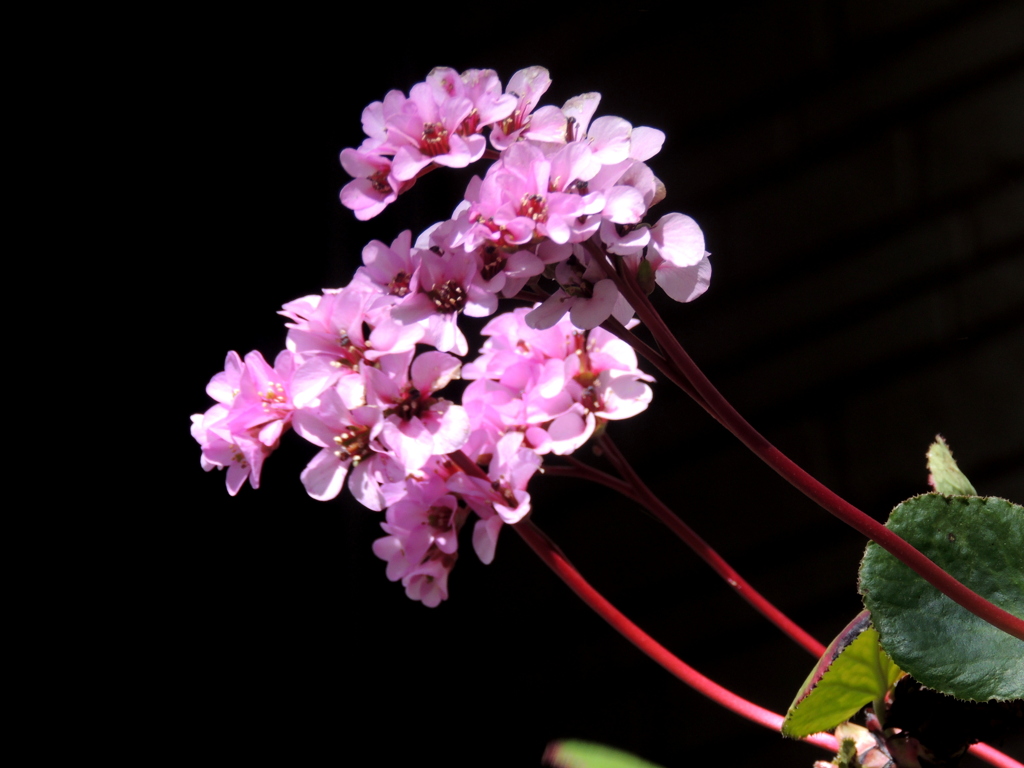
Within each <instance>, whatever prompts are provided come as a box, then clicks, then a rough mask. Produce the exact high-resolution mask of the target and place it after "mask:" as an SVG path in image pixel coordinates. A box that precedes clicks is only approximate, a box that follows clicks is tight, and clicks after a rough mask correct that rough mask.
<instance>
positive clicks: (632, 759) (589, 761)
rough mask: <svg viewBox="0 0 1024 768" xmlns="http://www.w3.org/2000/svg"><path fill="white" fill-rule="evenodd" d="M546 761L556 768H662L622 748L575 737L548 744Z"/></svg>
mask: <svg viewBox="0 0 1024 768" xmlns="http://www.w3.org/2000/svg"><path fill="white" fill-rule="evenodd" d="M544 762H545V763H546V764H547V765H553V766H555V768H661V766H660V765H655V764H654V763H649V762H647V761H646V760H643V759H641V758H639V757H637V756H636V755H631V754H630V753H629V752H623V751H622V750H621V749H612V748H611V747H606V746H605V745H604V744H595V743H593V742H591V741H576V740H575V739H569V740H566V741H553V742H551V743H550V744H548V748H547V749H546V750H544Z"/></svg>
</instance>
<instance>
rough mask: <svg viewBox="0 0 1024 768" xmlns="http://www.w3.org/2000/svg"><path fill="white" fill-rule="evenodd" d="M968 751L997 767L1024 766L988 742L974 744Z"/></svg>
mask: <svg viewBox="0 0 1024 768" xmlns="http://www.w3.org/2000/svg"><path fill="white" fill-rule="evenodd" d="M967 751H968V752H970V753H971V754H972V755H974V756H975V757H977V758H980V759H981V760H984V761H985V762H986V763H988V764H989V765H994V766H996V768H1024V765H1021V764H1020V763H1019V762H1018V761H1016V760H1014V759H1013V758H1012V757H1010V756H1009V755H1004V754H1003V753H1002V752H1000V751H999V750H998V749H996V748H995V747H990V746H989V745H988V744H973V745H971V747H970V748H969V749H968V750H967Z"/></svg>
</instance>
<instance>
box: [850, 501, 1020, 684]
mask: <svg viewBox="0 0 1024 768" xmlns="http://www.w3.org/2000/svg"><path fill="white" fill-rule="evenodd" d="M886 527H888V528H889V529H890V530H892V531H893V532H894V533H896V534H898V535H899V536H901V537H903V538H904V539H906V540H907V541H909V542H910V543H911V544H913V545H914V546H915V547H917V549H919V550H920V551H921V552H923V553H924V554H925V555H927V556H928V557H929V558H931V559H932V560H933V561H934V562H935V563H936V564H937V565H938V566H939V567H941V568H942V569H943V570H945V571H946V572H947V573H949V575H951V576H952V577H953V578H955V579H957V580H958V581H960V582H961V583H962V584H964V585H966V586H967V587H970V588H971V589H972V590H974V591H975V592H977V593H978V594H979V595H981V596H982V597H984V598H986V599H988V600H989V601H991V602H992V603H994V604H995V605H998V606H999V607H1000V608H1002V609H1003V610H1005V611H1008V612H1009V613H1012V614H1013V615H1014V616H1019V617H1021V618H1024V507H1021V506H1018V505H1017V504H1012V503H1010V502H1009V501H1006V500H1005V499H997V498H991V497H990V498H985V497H978V496H943V495H941V494H938V493H929V494H925V495H923V496H915V497H914V498H912V499H908V500H907V501H905V502H903V503H902V504H900V505H899V506H898V507H896V509H894V510H893V511H892V514H891V515H889V521H888V522H887V523H886ZM860 593H861V595H863V597H864V605H866V606H867V608H868V610H869V611H871V621H872V623H873V624H874V626H875V628H876V629H877V630H878V633H879V635H880V636H881V642H882V647H883V648H884V649H885V650H886V652H887V653H888V654H889V655H890V656H891V657H892V658H893V660H894V661H895V662H896V663H897V664H899V665H900V667H901V668H902V669H904V670H906V671H907V672H908V673H909V674H911V675H913V676H914V677H915V678H916V679H917V680H918V681H919V682H921V683H923V684H924V685H926V686H928V687H929V688H934V689H935V690H938V691H941V692H942V693H947V694H950V695H952V696H956V697H957V698H960V699H969V700H973V701H985V700H987V699H1016V698H1024V641H1021V640H1018V639H1016V638H1015V637H1012V636H1010V635H1008V634H1006V633H1005V632H1003V631H1002V630H999V629H996V628H995V627H993V626H992V625H991V624H989V623H988V622H986V621H983V620H982V619H980V618H978V617H977V616H975V615H974V614H973V613H971V612H970V611H968V610H967V609H966V608H961V607H960V606H959V605H957V604H956V603H954V602H953V601H952V600H950V599H949V598H948V597H946V596H945V595H943V594H942V593H941V592H939V591H938V590H937V589H935V587H933V586H931V585H930V584H928V582H926V581H925V580H924V579H922V578H921V577H920V576H918V575H917V574H916V573H914V572H913V571H911V570H910V568H908V567H907V566H906V565H904V564H903V563H901V562H900V561H899V560H897V559H896V558H895V557H893V556H892V555H890V554H889V553H888V552H886V551H885V550H884V549H882V548H881V547H879V546H878V545H877V544H875V543H874V542H871V543H869V544H868V546H867V550H866V551H865V552H864V560H863V561H862V562H861V566H860Z"/></svg>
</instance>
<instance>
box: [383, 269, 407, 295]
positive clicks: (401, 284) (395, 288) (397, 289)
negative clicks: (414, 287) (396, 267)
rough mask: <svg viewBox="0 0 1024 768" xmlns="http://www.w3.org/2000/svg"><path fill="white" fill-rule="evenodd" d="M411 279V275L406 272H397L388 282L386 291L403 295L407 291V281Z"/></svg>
mask: <svg viewBox="0 0 1024 768" xmlns="http://www.w3.org/2000/svg"><path fill="white" fill-rule="evenodd" d="M411 280H412V275H410V274H409V273H407V272H399V273H398V274H397V275H395V276H394V277H393V278H391V282H389V283H388V293H389V294H391V295H392V296H405V295H406V294H407V293H409V282H410V281H411Z"/></svg>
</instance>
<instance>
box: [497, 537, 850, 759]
mask: <svg viewBox="0 0 1024 768" xmlns="http://www.w3.org/2000/svg"><path fill="white" fill-rule="evenodd" d="M512 527H513V528H515V530H516V533H518V534H519V535H520V536H522V537H523V540H524V541H525V542H526V543H527V544H528V545H529V546H530V548H531V549H532V550H533V551H534V552H536V553H537V556H538V557H540V559H541V560H543V561H544V563H545V564H546V565H547V566H548V567H549V568H551V570H553V571H554V572H555V573H556V574H557V575H558V577H559V578H560V579H562V581H564V582H565V583H566V584H567V585H568V587H569V588H570V589H571V590H572V591H573V592H575V593H576V594H577V595H578V596H579V597H580V599H581V600H583V602H585V603H586V604H587V605H588V606H590V608H592V609H593V610H594V611H595V612H596V613H597V614H598V615H599V616H600V617H601V618H602V619H604V620H605V621H607V622H608V623H609V624H611V625H612V627H613V628H614V629H615V630H616V631H618V632H619V634H621V635H622V636H623V637H625V638H626V639H627V640H629V641H630V642H631V643H633V645H635V646H636V647H637V648H639V649H640V650H641V651H643V652H644V653H645V654H647V655H648V656H650V657H651V659H653V660H654V661H656V662H657V663H658V664H660V665H661V666H662V667H664V668H665V669H666V670H668V671H669V672H671V673H672V674H673V675H675V676H676V677H677V678H679V679H680V680H682V681H683V682H684V683H686V684H687V685H688V686H690V687H691V688H693V689H694V690H695V691H697V692H698V693H701V694H703V695H704V696H707V697H708V698H709V699H711V700H712V701H714V702H716V703H718V704H721V705H722V706H723V707H725V708H726V709H728V710H730V711H732V712H735V713H736V714H738V715H740V716H741V717H745V718H747V719H748V720H751V721H753V722H755V723H757V724H758V725H763V726H765V727H766V728H770V729H771V730H773V731H779V730H780V729H781V728H782V721H783V719H784V718H783V717H782V715H778V714H776V713H774V712H771V711H770V710H767V709H764V708H763V707H759V706H757V705H756V704H754V703H752V702H750V701H747V700H746V699H744V698H742V697H741V696H737V695H736V694H735V693H733V692H732V691H730V690H728V689H726V688H723V687H722V686H720V685H718V683H715V682H713V681H712V680H709V679H708V678H706V677H704V675H702V674H700V672H698V671H697V670H695V669H694V668H693V667H691V666H690V665H688V664H686V663H685V662H683V661H682V660H680V659H679V658H677V657H676V656H675V655H673V654H672V653H671V652H669V650H668V649H667V648H665V646H663V645H661V644H660V643H658V642H657V641H656V640H654V638H652V637H651V636H650V635H648V634H647V633H646V632H644V631H643V630H642V629H640V627H638V626H637V625H636V624H634V623H633V622H631V621H630V620H629V619H627V618H626V617H625V615H623V613H622V612H621V611H619V610H618V609H617V608H616V607H615V606H614V605H612V604H611V603H610V602H608V601H607V600H606V599H605V598H604V596H602V595H601V594H600V593H599V592H598V591H597V590H596V589H594V588H593V587H592V586H590V584H588V583H587V581H586V579H584V578H583V577H582V576H581V575H580V573H579V571H577V570H576V569H575V568H574V567H573V566H572V564H571V563H570V562H569V561H568V559H567V558H566V557H565V555H564V554H562V552H561V551H560V550H559V549H558V547H556V546H555V544H554V542H552V541H551V540H550V539H549V538H548V537H547V536H546V535H545V534H544V533H543V532H542V531H541V530H540V529H539V528H537V526H535V525H534V524H533V521H531V520H530V519H529V518H527V519H526V520H523V521H522V522H520V523H517V524H516V525H514V526H512ZM803 740H804V741H806V742H808V743H810V744H816V745H817V746H819V747H824V748H825V749H829V750H833V751H835V750H837V749H838V742H837V741H836V738H835V736H832V735H830V734H827V733H816V734H814V735H812V736H808V737H806V738H805V739H803Z"/></svg>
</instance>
